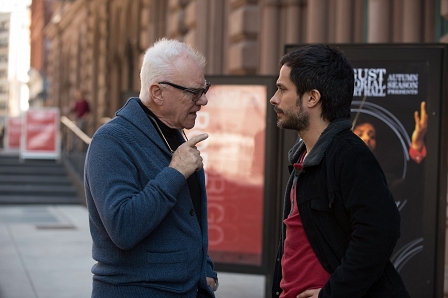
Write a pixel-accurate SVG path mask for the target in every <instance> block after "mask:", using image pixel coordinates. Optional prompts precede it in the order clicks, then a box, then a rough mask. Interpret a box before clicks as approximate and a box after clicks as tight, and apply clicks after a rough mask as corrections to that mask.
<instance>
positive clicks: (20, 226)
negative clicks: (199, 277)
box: [0, 205, 265, 298]
mask: <svg viewBox="0 0 448 298" xmlns="http://www.w3.org/2000/svg"><path fill="white" fill-rule="evenodd" d="M0 264H1V265H0V298H83V297H90V292H91V280H92V274H91V273H90V268H91V267H92V265H93V264H94V261H93V260H92V258H91V238H90V233H89V225H88V214H87V209H86V208H85V206H82V205H16V206H11V205H8V206H0ZM219 279H220V288H219V290H218V291H217V292H216V297H217V298H240V297H241V298H262V297H264V286H265V277H264V276H260V275H248V274H233V273H219Z"/></svg>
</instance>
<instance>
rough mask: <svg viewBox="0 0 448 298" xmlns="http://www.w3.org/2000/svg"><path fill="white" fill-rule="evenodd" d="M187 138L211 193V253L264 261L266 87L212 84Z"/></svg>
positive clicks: (227, 259) (223, 258)
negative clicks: (200, 159)
mask: <svg viewBox="0 0 448 298" xmlns="http://www.w3.org/2000/svg"><path fill="white" fill-rule="evenodd" d="M207 98H208V104H207V105H206V106H204V107H202V109H201V111H200V112H198V117H197V119H196V124H195V127H194V128H193V129H191V130H189V131H187V132H186V133H187V136H188V138H191V137H193V136H194V135H197V134H200V133H203V132H205V133H207V134H208V135H209V137H208V139H206V140H205V141H203V142H201V143H199V144H198V149H199V150H200V151H201V156H202V157H203V162H204V169H205V173H206V188H207V196H208V218H209V221H208V229H209V255H210V257H211V258H212V259H213V261H214V262H217V263H232V264H244V265H254V266H259V265H261V264H262V250H263V248H262V245H263V201H264V197H263V192H264V164H265V130H266V104H267V87H266V86H264V85H232V84H229V85H219V84H217V85H212V86H211V87H210V89H209V91H208V93H207Z"/></svg>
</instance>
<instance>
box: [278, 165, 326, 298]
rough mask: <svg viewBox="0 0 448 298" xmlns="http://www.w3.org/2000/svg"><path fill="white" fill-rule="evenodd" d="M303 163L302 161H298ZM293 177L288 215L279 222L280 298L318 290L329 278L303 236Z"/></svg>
mask: <svg viewBox="0 0 448 298" xmlns="http://www.w3.org/2000/svg"><path fill="white" fill-rule="evenodd" d="M302 162H303V160H302ZM296 185H297V178H296V179H294V183H293V186H292V188H291V193H290V200H291V213H290V214H289V215H288V217H287V218H286V219H285V220H284V221H283V222H284V223H285V225H286V238H285V244H284V253H283V257H282V261H281V262H282V274H283V278H282V280H281V282H280V287H281V288H282V290H283V291H282V293H281V294H280V298H296V297H297V295H299V294H300V293H302V292H303V291H305V290H309V289H318V288H322V287H323V286H324V285H325V284H326V283H327V281H328V279H329V278H330V273H329V272H327V271H326V270H325V269H324V268H323V267H322V265H321V263H320V262H319V260H318V259H317V256H316V254H315V253H314V251H313V249H312V247H311V245H310V242H309V241H308V238H307V236H306V234H305V230H304V228H303V225H302V219H301V218H300V214H299V209H298V207H297V201H296Z"/></svg>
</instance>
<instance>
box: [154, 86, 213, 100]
mask: <svg viewBox="0 0 448 298" xmlns="http://www.w3.org/2000/svg"><path fill="white" fill-rule="evenodd" d="M159 84H166V85H170V86H171V87H174V88H177V89H180V90H182V91H186V92H189V93H191V94H194V96H193V98H192V100H193V102H197V101H198V100H199V98H201V96H202V95H203V94H206V93H207V91H208V88H210V85H211V83H210V82H207V81H205V88H197V89H195V88H186V87H182V86H180V85H176V84H173V83H170V82H165V81H163V82H159Z"/></svg>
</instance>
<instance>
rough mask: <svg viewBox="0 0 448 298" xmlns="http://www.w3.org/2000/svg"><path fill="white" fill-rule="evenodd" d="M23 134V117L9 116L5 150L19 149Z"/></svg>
mask: <svg viewBox="0 0 448 298" xmlns="http://www.w3.org/2000/svg"><path fill="white" fill-rule="evenodd" d="M21 134H22V118H21V117H8V118H7V119H6V128H5V140H4V142H5V150H6V151H17V152H18V151H19V149H20V138H21Z"/></svg>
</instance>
